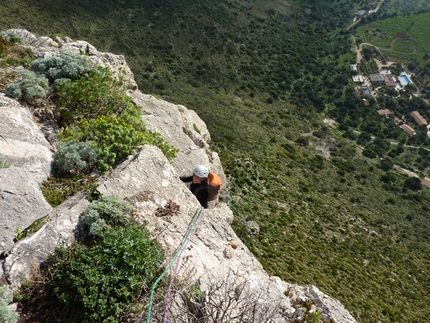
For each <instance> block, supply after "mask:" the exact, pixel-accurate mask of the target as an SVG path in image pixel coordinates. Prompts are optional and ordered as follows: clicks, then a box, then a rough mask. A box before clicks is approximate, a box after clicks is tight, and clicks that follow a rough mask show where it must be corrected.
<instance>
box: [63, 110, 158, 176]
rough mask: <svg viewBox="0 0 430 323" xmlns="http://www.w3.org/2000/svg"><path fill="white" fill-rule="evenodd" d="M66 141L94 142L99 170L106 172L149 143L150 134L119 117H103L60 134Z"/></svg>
mask: <svg viewBox="0 0 430 323" xmlns="http://www.w3.org/2000/svg"><path fill="white" fill-rule="evenodd" d="M59 138H60V139H61V140H64V141H74V142H85V141H92V142H93V146H94V147H95V149H96V151H97V155H98V165H97V167H98V169H99V170H101V171H106V170H109V169H111V168H112V166H113V165H114V164H115V163H116V162H118V161H120V160H122V159H123V158H125V157H126V156H128V155H129V154H131V153H132V152H133V150H134V147H135V146H138V145H141V144H144V143H149V141H150V138H149V134H148V133H146V132H143V131H138V130H137V129H136V128H135V127H134V126H133V125H131V124H128V123H126V122H125V121H124V120H123V119H120V118H117V117H113V116H110V117H106V116H101V117H99V118H97V119H94V120H87V119H83V120H81V121H80V122H79V124H78V125H77V126H76V127H73V128H68V129H66V130H64V131H63V132H61V133H60V134H59Z"/></svg>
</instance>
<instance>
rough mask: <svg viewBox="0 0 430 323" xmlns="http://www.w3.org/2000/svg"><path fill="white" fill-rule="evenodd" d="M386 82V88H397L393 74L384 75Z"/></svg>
mask: <svg viewBox="0 0 430 323" xmlns="http://www.w3.org/2000/svg"><path fill="white" fill-rule="evenodd" d="M384 81H385V85H386V86H389V87H396V86H397V82H396V79H395V77H394V76H393V75H391V74H384Z"/></svg>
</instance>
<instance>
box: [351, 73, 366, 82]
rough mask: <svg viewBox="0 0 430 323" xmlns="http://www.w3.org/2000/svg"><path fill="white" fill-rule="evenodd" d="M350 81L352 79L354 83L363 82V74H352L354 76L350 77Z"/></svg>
mask: <svg viewBox="0 0 430 323" xmlns="http://www.w3.org/2000/svg"><path fill="white" fill-rule="evenodd" d="M352 81H353V82H354V83H363V82H364V79H363V76H361V75H354V76H353V77H352Z"/></svg>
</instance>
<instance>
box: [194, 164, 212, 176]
mask: <svg viewBox="0 0 430 323" xmlns="http://www.w3.org/2000/svg"><path fill="white" fill-rule="evenodd" d="M193 174H194V175H197V176H198V177H200V178H207V177H208V176H209V169H208V168H207V167H206V166H205V165H198V166H197V167H196V168H194V170H193Z"/></svg>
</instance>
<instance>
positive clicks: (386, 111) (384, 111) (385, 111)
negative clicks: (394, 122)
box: [376, 109, 392, 119]
mask: <svg viewBox="0 0 430 323" xmlns="http://www.w3.org/2000/svg"><path fill="white" fill-rule="evenodd" d="M376 112H377V113H378V114H379V115H380V116H384V117H385V118H387V119H388V118H389V117H390V114H391V113H392V112H391V110H390V109H380V110H378V111H376Z"/></svg>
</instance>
